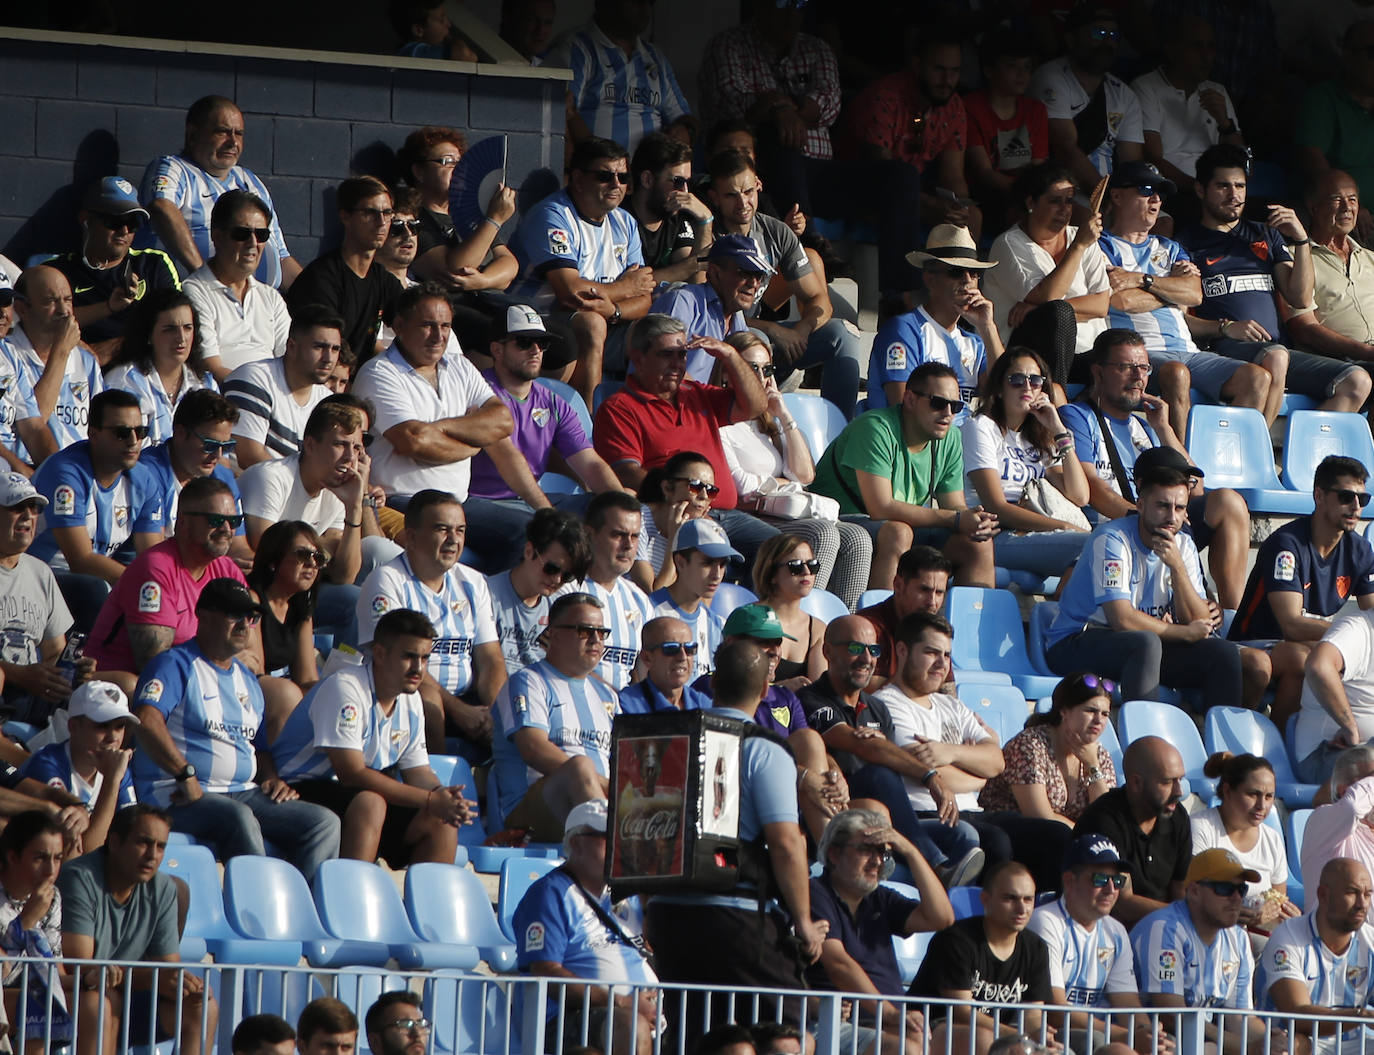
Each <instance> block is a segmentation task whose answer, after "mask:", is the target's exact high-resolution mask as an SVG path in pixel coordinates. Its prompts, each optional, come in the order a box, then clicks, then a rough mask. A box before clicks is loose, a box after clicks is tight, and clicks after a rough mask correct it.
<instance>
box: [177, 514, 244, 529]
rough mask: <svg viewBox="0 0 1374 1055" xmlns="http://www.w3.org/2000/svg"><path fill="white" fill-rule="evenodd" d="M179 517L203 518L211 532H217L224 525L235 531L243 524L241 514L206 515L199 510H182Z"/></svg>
mask: <svg viewBox="0 0 1374 1055" xmlns="http://www.w3.org/2000/svg"><path fill="white" fill-rule="evenodd" d="M181 515H182V516H186V517H204V518H205V522H206V523H207V524H209V525H210V530H212V531H218V530H219V529H220V528H222V527H224V526H225V525H228V526H229V527H231V528H233V529H234V530H235V531H237V530H238V527H239V525H240V524H242V523H243V514H242V513H206V512H203V511H202V510H199V509H187V510H183V512H182V514H181Z"/></svg>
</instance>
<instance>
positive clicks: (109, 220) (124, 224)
mask: <svg viewBox="0 0 1374 1055" xmlns="http://www.w3.org/2000/svg"><path fill="white" fill-rule="evenodd" d="M96 218H97V219H98V220H99V221H100V223H101V226H103V227H104V228H105V229H106V230H110V231H137V230H138V229H139V227H140V226H142V224H143V220H142V218H141V217H140V216H139V215H138V213H136V212H126V213H124V214H123V215H122V216H115V215H113V214H111V213H107V212H102V213H98V214H97V216H96Z"/></svg>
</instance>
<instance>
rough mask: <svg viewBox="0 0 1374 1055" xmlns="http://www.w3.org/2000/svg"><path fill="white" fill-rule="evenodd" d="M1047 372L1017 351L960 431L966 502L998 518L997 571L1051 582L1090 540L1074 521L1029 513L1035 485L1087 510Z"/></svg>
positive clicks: (999, 364)
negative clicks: (1025, 573)
mask: <svg viewBox="0 0 1374 1055" xmlns="http://www.w3.org/2000/svg"><path fill="white" fill-rule="evenodd" d="M1050 386H1052V382H1051V381H1050V376H1049V366H1048V365H1047V364H1046V362H1045V360H1044V359H1042V358H1041V357H1040V355H1039V353H1037V352H1034V351H1032V350H1031V349H1029V348H1022V347H1018V346H1015V345H1013V346H1012V347H1011V348H1010V349H1009V350H1008V351H1007V352H1006V353H1004V354H1003V355H1002V357H1001V358H1000V359H998V360H997V361H996V362H995V363H993V364H992V368H991V369H990V370H989V371H988V373H987V376H986V377H985V378H984V379H983V398H982V400H981V402H980V403H979V405H978V413H976V414H974V415H972V416H971V417H969V418H968V419H967V420H965V422H964V425H963V428H962V429H960V442H961V443H962V444H963V448H964V477H965V481H966V482H965V484H964V502H965V503H966V504H967V505H968V506H969V507H970V508H979V509H986V510H988V511H989V512H990V513H992V514H993V515H995V516H996V517H997V523H998V526H999V527H1001V528H1002V530H1001V531H1000V532H999V533H998V534H997V536H996V537H995V538H993V540H992V552H993V558H994V560H995V561H996V562H997V565H998V566H999V567H1003V568H1013V569H1019V570H1021V571H1029V572H1033V573H1034V574H1036V575H1042V576H1045V577H1049V576H1051V575H1060V576H1062V575H1065V574H1066V573H1067V572H1068V570H1069V569H1070V568H1071V567H1073V564H1074V562H1075V561H1077V560H1078V555H1079V554H1080V553H1082V552H1083V544H1084V543H1085V542H1087V540H1088V533H1087V532H1086V531H1085V530H1083V528H1084V526H1085V525H1086V520H1085V519H1084V518H1083V516H1082V514H1079V513H1078V512H1077V510H1076V509H1075V510H1074V513H1075V514H1076V516H1077V522H1075V521H1070V520H1064V519H1060V518H1057V517H1053V516H1049V515H1047V514H1045V513H1042V512H1038V511H1037V510H1036V509H1033V508H1028V505H1029V503H1028V501H1027V498H1028V496H1029V495H1030V494H1031V491H1032V488H1034V487H1035V486H1036V484H1037V481H1043V483H1041V484H1040V486H1043V487H1046V488H1053V489H1054V490H1055V492H1056V493H1058V494H1059V495H1062V496H1063V501H1064V503H1065V504H1066V506H1085V505H1087V504H1088V480H1087V477H1086V476H1085V474H1084V472H1083V466H1082V464H1081V463H1080V462H1079V461H1078V459H1077V458H1072V457H1069V456H1068V455H1069V454H1070V453H1071V452H1072V451H1073V434H1072V433H1071V432H1069V430H1068V429H1067V428H1066V427H1065V426H1064V423H1063V421H1062V420H1060V417H1059V411H1058V409H1057V408H1056V407H1055V405H1054V400H1053V398H1052V397H1051V395H1050V393H1049V392H1048V391H1046V389H1047V387H1050Z"/></svg>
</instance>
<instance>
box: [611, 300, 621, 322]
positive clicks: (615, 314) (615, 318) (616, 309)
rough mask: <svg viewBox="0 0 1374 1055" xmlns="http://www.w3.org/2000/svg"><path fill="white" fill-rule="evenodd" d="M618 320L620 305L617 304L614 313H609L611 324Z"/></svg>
mask: <svg viewBox="0 0 1374 1055" xmlns="http://www.w3.org/2000/svg"><path fill="white" fill-rule="evenodd" d="M619 321H620V305H619V304H617V305H616V306H615V313H614V314H612V315H611V324H612V325H615V324H616V323H617V322H619Z"/></svg>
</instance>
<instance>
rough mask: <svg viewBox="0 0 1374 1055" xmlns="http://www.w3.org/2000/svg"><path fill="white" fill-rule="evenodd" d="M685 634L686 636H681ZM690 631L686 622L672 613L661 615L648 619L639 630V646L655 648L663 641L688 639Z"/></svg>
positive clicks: (690, 638)
mask: <svg viewBox="0 0 1374 1055" xmlns="http://www.w3.org/2000/svg"><path fill="white" fill-rule="evenodd" d="M683 634H686V636H685V637H684V636H682V635H683ZM690 640H692V635H691V631H690V629H689V628H688V626H687V624H686V623H684V622H683V621H682V620H681V619H679V618H678V617H677V616H674V615H661V616H659V617H658V618H657V619H650V620H649V621H648V622H647V623H645V624H644V629H643V630H642V631H641V632H640V646H641V647H642V648H645V649H650V648H657V647H658V646H659V645H661V644H663V642H665V641H690Z"/></svg>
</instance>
